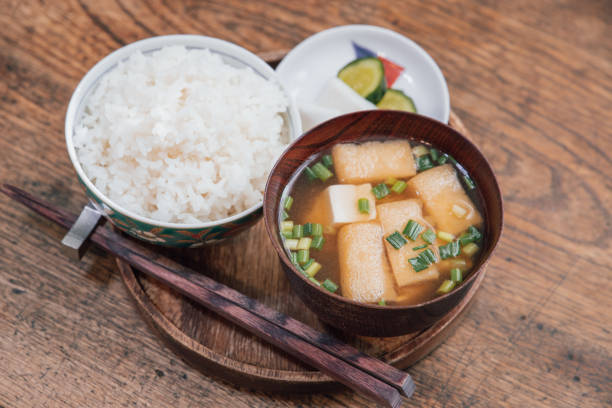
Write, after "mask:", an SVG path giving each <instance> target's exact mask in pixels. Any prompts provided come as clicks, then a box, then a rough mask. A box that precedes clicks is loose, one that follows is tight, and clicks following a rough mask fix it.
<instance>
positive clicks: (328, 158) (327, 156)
mask: <svg viewBox="0 0 612 408" xmlns="http://www.w3.org/2000/svg"><path fill="white" fill-rule="evenodd" d="M321 162H322V163H323V164H324V165H325V167H331V166H333V164H334V161H333V160H332V157H331V154H325V155H323V157H321Z"/></svg>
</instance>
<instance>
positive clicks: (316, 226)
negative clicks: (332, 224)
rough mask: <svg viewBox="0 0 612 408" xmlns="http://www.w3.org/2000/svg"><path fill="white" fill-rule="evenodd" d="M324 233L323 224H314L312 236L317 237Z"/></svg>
mask: <svg viewBox="0 0 612 408" xmlns="http://www.w3.org/2000/svg"><path fill="white" fill-rule="evenodd" d="M319 235H323V226H322V225H321V224H312V236H313V237H316V236H319Z"/></svg>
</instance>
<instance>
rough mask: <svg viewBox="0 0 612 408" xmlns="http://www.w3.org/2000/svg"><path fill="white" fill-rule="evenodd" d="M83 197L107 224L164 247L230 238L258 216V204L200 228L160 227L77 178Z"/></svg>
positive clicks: (187, 245) (188, 246)
mask: <svg viewBox="0 0 612 408" xmlns="http://www.w3.org/2000/svg"><path fill="white" fill-rule="evenodd" d="M79 181H80V182H81V184H82V185H83V187H85V191H86V193H87V196H88V197H89V199H90V201H91V203H92V204H93V205H94V207H95V208H96V209H97V210H98V211H100V212H102V213H103V214H104V215H105V217H106V219H108V220H109V221H110V222H111V224H113V225H114V226H115V227H117V228H118V229H120V230H121V231H123V232H125V233H126V234H128V235H131V236H133V237H134V238H138V239H140V240H143V241H146V242H149V243H152V244H157V245H164V246H172V247H184V248H196V247H199V246H202V245H204V244H213V243H215V242H219V241H222V240H224V239H226V238H229V237H232V236H234V235H236V234H238V233H239V232H241V231H243V230H244V229H246V228H248V227H250V226H251V225H253V224H254V223H255V222H257V221H258V220H259V218H260V217H261V215H262V210H261V207H260V208H259V209H257V210H256V211H254V212H251V213H249V214H246V215H244V216H243V217H240V218H238V219H236V220H234V221H232V222H227V223H224V224H221V225H216V226H211V227H203V228H181V229H178V228H164V227H160V226H157V225H152V224H148V223H145V222H142V221H139V220H136V219H133V218H131V217H129V216H127V215H125V214H122V213H121V212H119V211H117V210H115V209H113V208H111V207H110V206H108V205H107V204H106V203H104V202H103V201H102V200H100V199H99V198H98V197H97V196H96V195H95V194H94V193H93V192H92V191H91V190H90V189H89V188H88V187H87V185H85V183H83V181H82V180H81V179H80V177H79Z"/></svg>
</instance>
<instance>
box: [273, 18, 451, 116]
mask: <svg viewBox="0 0 612 408" xmlns="http://www.w3.org/2000/svg"><path fill="white" fill-rule="evenodd" d="M353 42H355V43H357V44H358V45H360V46H362V47H365V48H368V49H369V50H371V51H374V52H375V53H376V54H377V55H379V56H382V57H384V58H387V59H389V60H391V61H393V62H394V63H396V64H398V65H400V66H402V67H404V71H403V72H402V74H401V75H400V77H399V78H398V79H397V81H396V82H395V84H394V85H393V88H396V89H400V90H402V91H404V93H406V95H408V96H410V97H411V98H412V99H413V100H414V102H415V104H416V106H417V110H418V113H419V114H421V115H424V116H429V117H430V118H433V119H436V120H438V121H440V122H443V123H448V118H449V114H450V98H449V94H448V87H447V85H446V80H445V79H444V76H443V75H442V71H440V68H439V67H438V65H437V64H436V63H435V61H434V60H433V58H431V57H430V56H429V54H427V52H425V50H423V48H421V47H420V46H419V45H417V44H416V43H415V42H414V41H412V40H410V39H408V38H407V37H405V36H403V35H401V34H398V33H396V32H394V31H391V30H388V29H386V28H382V27H376V26H369V25H347V26H340V27H334V28H330V29H328V30H325V31H321V32H319V33H317V34H315V35H313V36H311V37H308V38H307V39H305V40H304V41H302V42H301V43H300V44H298V45H297V46H296V47H295V48H293V49H292V50H291V51H290V52H289V53H288V54H287V56H286V57H285V58H284V59H283V60H282V61H281V63H280V64H279V65H278V67H277V68H276V72H277V74H278V77H279V79H280V81H281V83H282V84H283V85H284V87H285V89H286V90H287V91H288V92H289V94H290V95H291V97H292V98H293V99H294V100H295V101H296V102H297V104H298V106H299V105H300V104H308V103H312V102H313V101H314V100H315V98H316V97H317V95H318V94H319V92H320V91H321V87H322V86H323V85H324V84H325V82H326V81H327V80H328V79H329V78H331V77H333V76H335V75H337V73H338V71H339V70H340V69H341V68H342V67H343V66H344V65H346V64H347V63H349V62H350V61H352V60H354V59H355V58H356V54H355V50H354V48H353V44H352V43H353Z"/></svg>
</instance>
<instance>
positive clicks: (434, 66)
mask: <svg viewBox="0 0 612 408" xmlns="http://www.w3.org/2000/svg"><path fill="white" fill-rule="evenodd" d="M343 32H349V33H350V32H365V33H372V34H381V35H387V36H389V37H391V38H394V39H396V40H397V41H399V42H402V43H404V44H405V45H406V46H407V47H410V48H412V49H414V50H415V51H416V52H417V53H418V54H419V55H421V56H422V57H423V58H424V60H425V61H427V63H428V64H429V65H430V67H431V70H432V72H433V74H434V76H435V77H436V79H437V80H438V81H439V82H440V84H441V86H442V93H443V95H442V99H443V101H442V103H443V104H444V107H443V115H442V116H443V118H444V123H448V121H449V120H450V93H449V90H448V84H447V83H446V78H445V77H444V74H443V73H442V69H441V68H440V66H439V65H438V63H437V62H436V61H435V60H434V59H433V57H432V56H431V55H429V53H428V52H427V51H425V49H424V48H423V47H421V46H420V45H419V44H418V43H416V42H415V41H414V40H412V39H410V38H408V37H407V36H405V35H403V34H400V33H399V32H397V31H393V30H391V29H389V28H385V27H381V26H375V25H370V24H347V25H341V26H336V27H331V28H328V29H325V30H322V31H319V32H317V33H314V34H313V35H311V36H309V37H306V38H305V39H304V40H302V41H301V42H300V43H299V44H298V45H296V46H295V47H293V48H292V49H291V50H290V51H289V52H288V53H287V55H285V57H284V58H283V59H282V61H281V62H280V63H279V64H278V66H277V67H276V71H277V72H279V73H280V75H281V76H282V74H283V70H284V67H285V65H287V64H288V62H287V61H289V60H290V59H291V58H297V57H296V55H299V53H301V52H302V49H305V48H307V47H309V46H310V45H311V43H313V42H316V41H324V40H325V39H326V38H327V37H330V36H334V35H336V34H337V33H343ZM428 117H429V116H428ZM430 118H431V117H430ZM431 119H434V118H431ZM434 120H436V119H434ZM313 129H314V128H313Z"/></svg>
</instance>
